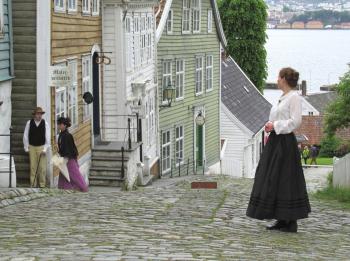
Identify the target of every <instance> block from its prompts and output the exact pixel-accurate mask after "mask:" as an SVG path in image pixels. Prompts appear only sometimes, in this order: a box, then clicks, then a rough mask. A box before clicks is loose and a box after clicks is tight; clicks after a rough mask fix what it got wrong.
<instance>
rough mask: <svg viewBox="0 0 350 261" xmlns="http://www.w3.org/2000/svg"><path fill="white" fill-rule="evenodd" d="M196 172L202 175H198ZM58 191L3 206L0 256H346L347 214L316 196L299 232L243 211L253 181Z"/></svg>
mask: <svg viewBox="0 0 350 261" xmlns="http://www.w3.org/2000/svg"><path fill="white" fill-rule="evenodd" d="M196 178H198V177H196ZM200 179H201V180H214V179H216V180H218V182H219V189H218V190H190V188H189V179H187V180H182V181H179V183H178V184H177V185H176V186H175V185H174V184H172V183H171V182H169V181H167V180H164V181H162V182H160V183H158V185H157V186H153V187H150V188H146V189H140V190H137V191H134V192H122V191H116V192H114V191H110V190H108V191H107V192H103V191H101V190H97V191H92V192H89V193H87V194H81V193H73V194H62V195H57V196H56V195H55V196H52V197H47V198H42V199H37V200H34V201H30V202H27V203H21V204H17V205H14V206H8V207H6V208H3V209H1V210H0V260H16V261H18V260H103V261H104V260H349V256H350V236H349V235H350V212H349V211H344V210H342V209H341V208H339V207H337V206H334V205H333V204H330V203H324V202H318V201H315V200H312V201H311V204H312V208H313V212H312V214H311V216H310V218H309V219H306V220H302V221H300V231H299V232H298V233H297V234H284V233H281V232H270V231H266V230H265V225H266V222H263V221H256V220H252V219H249V218H247V217H246V216H245V210H246V206H247V201H248V197H249V193H250V190H251V186H252V181H251V180H243V179H232V178H227V177H225V178H224V177H215V178H214V177H201V178H200Z"/></svg>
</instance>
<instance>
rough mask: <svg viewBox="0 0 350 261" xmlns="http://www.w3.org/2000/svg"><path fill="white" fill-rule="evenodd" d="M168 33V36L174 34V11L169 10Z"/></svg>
mask: <svg viewBox="0 0 350 261" xmlns="http://www.w3.org/2000/svg"><path fill="white" fill-rule="evenodd" d="M166 32H167V33H168V34H172V33H173V10H169V14H168V19H167V22H166Z"/></svg>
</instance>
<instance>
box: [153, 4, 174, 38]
mask: <svg viewBox="0 0 350 261" xmlns="http://www.w3.org/2000/svg"><path fill="white" fill-rule="evenodd" d="M172 2H173V0H167V1H166V2H165V6H164V10H163V14H162V16H161V18H160V21H159V25H158V27H157V30H156V42H155V44H158V42H159V40H160V37H161V36H162V34H163V30H164V28H165V25H166V21H167V18H168V13H169V10H170V7H171V4H172Z"/></svg>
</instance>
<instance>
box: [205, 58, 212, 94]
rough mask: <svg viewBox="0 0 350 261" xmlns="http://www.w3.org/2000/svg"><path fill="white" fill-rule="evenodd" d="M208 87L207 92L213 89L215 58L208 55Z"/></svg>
mask: <svg viewBox="0 0 350 261" xmlns="http://www.w3.org/2000/svg"><path fill="white" fill-rule="evenodd" d="M205 76H206V86H207V91H210V90H212V89H213V56H212V55H208V56H207V61H206V74H205Z"/></svg>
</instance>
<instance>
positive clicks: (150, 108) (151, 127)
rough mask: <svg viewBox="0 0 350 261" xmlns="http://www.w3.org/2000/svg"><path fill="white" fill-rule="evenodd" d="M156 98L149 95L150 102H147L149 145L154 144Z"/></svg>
mask: <svg viewBox="0 0 350 261" xmlns="http://www.w3.org/2000/svg"><path fill="white" fill-rule="evenodd" d="M153 99H154V98H153V97H152V96H149V99H148V103H146V123H147V130H148V132H147V135H148V146H152V144H153V137H154V100H153Z"/></svg>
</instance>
